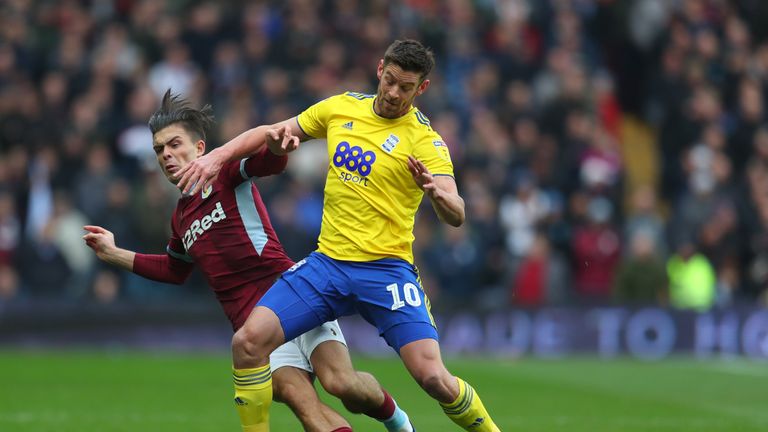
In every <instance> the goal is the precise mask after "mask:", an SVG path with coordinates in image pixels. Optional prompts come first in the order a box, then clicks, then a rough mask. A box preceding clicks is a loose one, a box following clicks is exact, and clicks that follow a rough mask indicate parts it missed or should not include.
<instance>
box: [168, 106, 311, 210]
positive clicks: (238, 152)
mask: <svg viewBox="0 0 768 432" xmlns="http://www.w3.org/2000/svg"><path fill="white" fill-rule="evenodd" d="M286 127H287V128H288V130H289V131H292V135H291V136H292V137H296V145H297V146H298V141H300V140H304V139H306V138H308V137H307V135H305V134H304V133H303V132H302V130H301V128H300V127H299V122H298V120H296V117H293V118H290V119H288V120H285V121H282V122H279V123H275V124H273V125H262V126H257V127H255V128H253V129H248V130H247V131H245V132H243V133H241V134H240V135H238V136H236V137H235V138H233V139H232V140H230V141H228V142H227V143H226V144H224V145H223V146H221V147H219V148H217V149H214V150H213V151H211V152H210V153H208V154H206V155H203V156H201V157H199V158H197V159H195V160H194V161H192V162H190V163H189V164H187V165H186V166H185V167H184V168H182V169H180V170H179V171H178V172H177V173H176V174H175V176H176V177H178V178H179V183H178V184H177V186H178V187H179V189H181V191H182V192H183V193H185V194H189V195H194V194H195V193H197V191H199V190H203V188H205V187H207V186H208V184H210V183H211V182H212V181H213V179H215V178H216V176H217V175H218V174H219V171H220V170H221V167H222V165H224V163H225V162H227V161H233V160H239V159H242V158H245V157H248V156H251V155H254V154H256V153H258V152H259V151H260V150H261V149H262V148H263V147H264V145H266V144H267V132H268V131H275V130H280V129H281V128H286ZM283 130H285V129H283ZM279 139H282V136H280V138H279ZM294 150H295V148H294ZM273 152H274V151H273ZM275 154H279V153H275ZM282 154H285V153H282Z"/></svg>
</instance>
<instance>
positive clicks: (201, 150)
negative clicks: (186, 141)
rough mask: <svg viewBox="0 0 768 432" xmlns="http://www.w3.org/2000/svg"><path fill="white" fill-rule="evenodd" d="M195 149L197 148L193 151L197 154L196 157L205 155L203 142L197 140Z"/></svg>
mask: <svg viewBox="0 0 768 432" xmlns="http://www.w3.org/2000/svg"><path fill="white" fill-rule="evenodd" d="M196 147H197V148H196V149H195V150H196V152H195V153H196V154H197V157H200V156H202V155H204V154H205V141H203V140H197V146H196Z"/></svg>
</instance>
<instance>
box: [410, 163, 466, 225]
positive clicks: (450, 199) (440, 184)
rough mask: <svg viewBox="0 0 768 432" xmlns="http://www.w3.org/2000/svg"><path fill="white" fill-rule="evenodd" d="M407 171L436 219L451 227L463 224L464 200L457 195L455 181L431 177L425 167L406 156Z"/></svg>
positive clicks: (448, 178) (445, 177)
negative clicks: (435, 215) (433, 211)
mask: <svg viewBox="0 0 768 432" xmlns="http://www.w3.org/2000/svg"><path fill="white" fill-rule="evenodd" d="M408 169H409V170H410V171H411V175H412V176H413V180H414V181H415V182H416V184H417V185H419V187H420V188H421V189H422V190H423V191H424V193H425V194H426V195H427V196H428V197H429V201H430V202H431V203H432V208H433V209H435V213H437V217H438V218H439V219H440V220H441V221H442V222H445V223H447V224H448V225H451V226H455V227H458V226H461V225H462V224H463V223H464V219H465V213H464V199H463V198H461V196H460V195H459V190H458V188H457V187H456V180H454V179H453V177H450V176H433V175H432V173H430V172H429V170H428V169H427V167H426V166H425V165H424V164H423V163H422V162H421V161H420V160H418V159H416V158H414V157H413V156H408Z"/></svg>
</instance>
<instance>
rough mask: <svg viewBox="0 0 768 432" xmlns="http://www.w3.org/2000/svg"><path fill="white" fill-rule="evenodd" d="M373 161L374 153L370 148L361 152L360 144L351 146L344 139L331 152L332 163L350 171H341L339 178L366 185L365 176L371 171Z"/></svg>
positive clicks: (374, 160)
mask: <svg viewBox="0 0 768 432" xmlns="http://www.w3.org/2000/svg"><path fill="white" fill-rule="evenodd" d="M374 162H376V153H374V152H372V151H370V150H369V151H367V152H363V149H362V148H360V146H352V145H350V144H349V143H348V142H346V141H342V142H340V143H339V145H337V146H336V151H335V152H334V153H333V165H334V166H336V167H337V168H341V167H344V168H346V169H347V171H350V172H348V173H341V175H340V176H339V180H341V181H344V182H348V181H351V182H353V183H360V184H363V185H365V186H368V179H367V178H366V177H368V175H369V174H370V173H371V170H372V169H373V164H374ZM355 174H357V175H355Z"/></svg>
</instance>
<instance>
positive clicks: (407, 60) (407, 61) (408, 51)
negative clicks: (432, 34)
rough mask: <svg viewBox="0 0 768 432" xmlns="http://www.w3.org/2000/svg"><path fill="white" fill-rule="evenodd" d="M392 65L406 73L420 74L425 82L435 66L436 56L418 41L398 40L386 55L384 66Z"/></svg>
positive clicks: (388, 49)
mask: <svg viewBox="0 0 768 432" xmlns="http://www.w3.org/2000/svg"><path fill="white" fill-rule="evenodd" d="M390 63H394V64H396V65H397V66H400V68H401V69H403V70H404V71H408V72H418V73H419V75H421V79H422V80H423V79H424V78H426V77H427V75H429V72H430V71H432V68H433V67H434V66H435V55H434V54H433V53H432V50H430V49H429V48H426V47H425V46H424V45H422V44H421V42H419V41H417V40H413V39H403V40H396V41H394V42H392V45H390V46H389V48H387V51H386V52H385V53H384V66H386V65H388V64H390Z"/></svg>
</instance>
